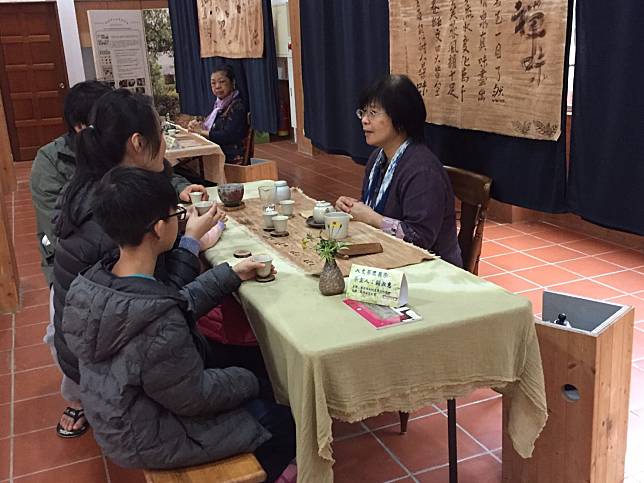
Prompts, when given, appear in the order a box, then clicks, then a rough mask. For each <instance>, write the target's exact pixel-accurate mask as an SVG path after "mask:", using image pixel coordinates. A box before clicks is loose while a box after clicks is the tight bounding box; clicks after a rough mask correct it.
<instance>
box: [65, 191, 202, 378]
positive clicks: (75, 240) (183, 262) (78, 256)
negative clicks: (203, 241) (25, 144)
mask: <svg viewBox="0 0 644 483" xmlns="http://www.w3.org/2000/svg"><path fill="white" fill-rule="evenodd" d="M94 189H95V185H89V186H87V187H84V188H83V189H81V190H80V191H79V192H78V193H77V194H76V196H75V197H74V199H73V200H72V202H71V203H72V205H71V210H70V212H71V215H72V216H71V218H72V219H67V217H65V216H64V215H63V213H62V212H59V213H57V214H56V215H55V217H56V218H57V219H56V236H57V238H58V240H57V244H56V252H55V253H56V255H55V257H54V327H55V333H54V345H55V346H56V351H57V355H58V363H59V364H60V367H61V369H62V370H63V372H64V373H65V375H66V376H67V377H69V378H70V379H72V380H74V381H75V382H77V383H78V382H79V380H80V374H79V372H78V360H77V359H76V357H75V356H74V354H72V353H71V351H70V350H69V348H68V346H67V343H66V341H65V338H64V337H63V335H62V331H61V322H62V319H63V310H64V308H65V297H66V296H67V290H69V286H70V285H71V283H72V282H73V281H74V279H75V278H76V276H77V275H78V274H79V273H81V272H83V271H84V270H86V269H87V268H89V267H91V266H92V265H94V264H96V263H97V262H98V261H100V260H102V259H103V258H104V257H106V256H108V257H110V258H116V257H117V256H118V247H117V246H116V244H115V243H114V242H113V241H112V240H111V239H110V238H109V237H108V236H107V234H106V233H105V232H104V231H103V229H102V228H101V227H100V226H99V224H98V223H97V222H96V220H94V217H93V213H92V211H91V205H92V197H93V193H94ZM198 274H199V259H198V258H197V257H196V256H195V255H194V254H192V253H190V252H189V251H188V250H185V249H183V248H174V249H173V250H171V251H169V252H167V253H165V254H163V256H161V257H159V260H158V262H157V267H156V276H157V278H158V279H159V280H161V281H162V282H163V283H166V284H168V285H169V286H171V287H175V288H177V289H178V288H181V287H182V286H184V285H185V284H186V283H188V282H191V281H192V280H194V279H195V277H196V276H197V275H198Z"/></svg>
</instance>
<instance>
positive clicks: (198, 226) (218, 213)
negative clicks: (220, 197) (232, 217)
mask: <svg viewBox="0 0 644 483" xmlns="http://www.w3.org/2000/svg"><path fill="white" fill-rule="evenodd" d="M202 204H204V205H208V206H207V207H204V206H199V205H202ZM225 216H226V213H224V211H223V210H221V209H220V208H219V207H218V206H217V204H215V203H213V202H212V201H201V202H199V203H197V206H196V207H195V206H190V207H189V208H188V221H187V222H186V236H189V237H191V238H194V239H195V240H200V239H201V237H203V236H204V235H205V234H206V233H208V231H209V230H210V229H211V228H212V227H213V226H215V225H216V224H217V223H218V222H219V221H221V220H222V219H223V218H225Z"/></svg>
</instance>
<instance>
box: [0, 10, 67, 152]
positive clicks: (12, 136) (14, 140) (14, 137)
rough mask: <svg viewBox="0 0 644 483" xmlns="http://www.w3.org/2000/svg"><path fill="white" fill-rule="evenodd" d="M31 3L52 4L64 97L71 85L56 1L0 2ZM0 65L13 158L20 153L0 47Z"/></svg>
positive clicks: (0, 80)
mask: <svg viewBox="0 0 644 483" xmlns="http://www.w3.org/2000/svg"><path fill="white" fill-rule="evenodd" d="M33 4H39V5H40V4H44V5H52V6H53V9H54V17H55V20H56V27H57V28H56V35H58V41H59V43H60V46H61V48H60V49H59V50H58V57H59V59H58V60H59V61H60V65H61V67H62V69H63V75H64V79H63V83H64V84H65V87H64V92H65V94H63V97H64V95H66V93H67V91H69V89H70V87H71V86H70V85H69V73H68V72H67V61H66V59H65V46H64V45H63V34H62V32H61V30H60V15H59V14H58V3H57V2H56V1H55V0H42V1H36V2H0V5H14V6H22V5H33ZM0 65H1V66H2V69H0V97H2V101H3V104H4V118H5V122H6V125H7V132H8V134H9V142H10V146H11V153H12V154H13V159H14V160H15V159H16V155H17V154H18V155H19V154H20V153H17V152H16V151H17V149H18V147H17V146H18V145H17V144H16V143H17V142H18V141H17V140H18V133H17V131H16V127H15V119H14V113H13V107H12V106H11V102H10V101H11V99H9V98H8V96H9V81H8V78H7V75H6V70H5V69H4V66H5V63H4V54H3V53H2V49H0ZM61 114H63V113H61ZM63 117H64V116H63ZM0 154H1V153H0ZM18 162H20V161H18Z"/></svg>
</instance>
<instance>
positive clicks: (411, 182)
mask: <svg viewBox="0 0 644 483" xmlns="http://www.w3.org/2000/svg"><path fill="white" fill-rule="evenodd" d="M359 106H360V108H359V109H358V110H357V111H356V114H357V116H358V118H359V119H360V120H361V122H362V129H363V131H364V135H365V140H366V142H367V144H369V145H371V146H376V147H377V148H378V149H376V150H375V151H374V152H373V153H372V154H371V156H370V157H369V161H368V163H367V166H366V170H365V176H364V180H363V183H362V197H361V199H360V200H356V199H354V198H351V197H348V196H341V197H340V198H338V200H337V202H336V208H337V209H338V210H341V211H344V212H346V213H350V214H351V215H352V216H353V218H354V220H357V221H362V222H364V223H367V224H369V225H371V226H374V227H376V228H378V229H381V230H383V231H385V232H386V233H389V234H390V235H393V236H396V237H398V238H402V239H404V240H405V241H407V242H410V243H413V244H414V245H417V246H419V247H421V248H425V249H427V250H430V251H432V252H434V253H436V254H437V255H440V256H441V258H443V259H444V260H446V261H448V262H450V263H452V264H454V265H457V266H459V267H460V266H462V260H461V251H460V248H459V245H458V240H457V237H456V219H455V210H454V193H453V191H452V185H451V183H450V180H449V178H448V176H447V173H446V172H445V170H444V168H443V165H442V164H441V162H440V161H439V160H438V158H437V157H436V155H435V154H434V153H432V152H431V151H430V150H429V148H428V147H427V146H426V145H425V144H424V134H423V128H424V123H425V117H426V110H425V104H424V102H423V98H422V97H421V95H420V93H419V92H418V89H416V86H414V84H413V83H412V82H411V81H410V80H409V78H408V77H406V76H402V75H390V76H387V77H386V78H384V79H382V80H380V81H378V82H376V83H375V84H374V85H372V86H371V87H370V88H369V89H367V90H366V91H365V92H364V93H363V95H362V96H361V98H360V101H359Z"/></svg>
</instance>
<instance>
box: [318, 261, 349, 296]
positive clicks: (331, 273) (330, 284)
mask: <svg viewBox="0 0 644 483" xmlns="http://www.w3.org/2000/svg"><path fill="white" fill-rule="evenodd" d="M318 287H319V289H320V293H321V294H322V295H339V294H341V293H342V292H344V277H343V276H342V271H341V270H340V267H338V264H337V263H336V262H335V260H327V261H325V262H324V268H322V272H321V273H320V281H319V283H318Z"/></svg>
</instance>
